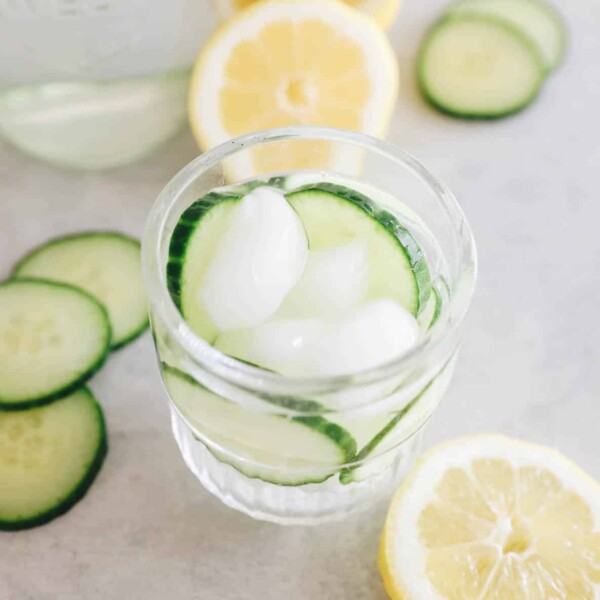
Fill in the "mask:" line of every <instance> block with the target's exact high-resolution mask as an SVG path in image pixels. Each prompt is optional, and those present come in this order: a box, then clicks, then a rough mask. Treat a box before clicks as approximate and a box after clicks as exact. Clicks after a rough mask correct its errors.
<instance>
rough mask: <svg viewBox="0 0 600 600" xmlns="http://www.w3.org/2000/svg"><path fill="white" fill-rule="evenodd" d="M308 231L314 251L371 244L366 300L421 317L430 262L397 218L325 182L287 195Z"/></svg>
mask: <svg viewBox="0 0 600 600" xmlns="http://www.w3.org/2000/svg"><path fill="white" fill-rule="evenodd" d="M287 199H288V201H289V202H290V204H291V205H292V206H293V207H294V209H295V210H296V212H297V213H298V215H299V216H300V219H301V220H302V223H303V225H304V228H305V230H306V234H307V236H308V241H309V245H310V248H311V250H324V249H326V248H331V247H334V246H341V245H342V244H346V243H348V242H351V241H353V240H354V239H363V240H365V241H366V242H367V244H368V250H369V267H370V281H369V289H368V292H367V297H366V300H369V299H377V298H392V299H394V300H396V301H398V302H399V303H400V304H401V305H402V306H404V308H406V309H407V310H408V311H409V312H410V313H412V314H413V315H415V316H416V315H417V314H418V313H419V311H420V309H421V308H422V307H423V306H424V304H425V302H426V301H427V299H428V298H429V294H430V291H431V279H430V275H429V268H428V266H427V260H426V258H425V255H424V254H423V251H422V250H421V248H420V247H419V245H418V243H417V241H416V240H415V239H414V237H413V236H412V234H411V233H410V232H409V231H408V230H407V229H405V228H404V227H403V226H402V225H400V223H399V222H398V220H397V219H396V217H395V216H394V215H392V214H391V213H390V212H388V211H386V210H382V209H380V208H379V207H378V206H377V205H376V204H375V203H374V202H372V201H371V200H370V198H368V197H367V196H365V195H364V194H361V193H360V192H356V191H354V190H351V189H350V188H347V187H344V186H341V185H337V184H332V183H321V184H314V185H308V186H305V187H301V188H299V189H297V190H294V191H292V192H290V193H288V194H287Z"/></svg>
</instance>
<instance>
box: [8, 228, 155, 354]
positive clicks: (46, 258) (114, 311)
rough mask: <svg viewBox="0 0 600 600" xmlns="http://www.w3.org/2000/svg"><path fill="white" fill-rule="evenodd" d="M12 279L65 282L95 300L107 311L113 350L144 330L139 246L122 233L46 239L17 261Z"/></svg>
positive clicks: (88, 233)
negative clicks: (47, 240) (46, 240)
mask: <svg viewBox="0 0 600 600" xmlns="http://www.w3.org/2000/svg"><path fill="white" fill-rule="evenodd" d="M13 277H16V278H23V277H26V278H40V279H47V280H52V281H59V282H63V283H68V284H71V285H74V286H76V287H79V288H81V289H82V290H84V291H86V292H88V293H89V294H91V295H92V296H94V297H95V298H96V299H97V300H98V301H99V302H101V303H102V304H103V305H104V307H105V308H106V310H107V311H108V316H109V319H110V324H111V329H112V339H111V347H112V349H113V350H114V349H116V348H120V347H121V346H124V345H125V344H127V343H128V342H130V341H131V340H133V339H134V338H136V337H137V336H138V335H140V334H141V333H142V332H143V331H145V329H146V328H147V327H148V309H147V305H146V296H145V292H144V284H143V281H142V267H141V252H140V243H139V241H138V240H136V239H134V238H131V237H129V236H127V235H124V234H122V233H117V232H113V231H91V232H84V233H76V234H72V235H66V236H64V237H59V238H56V239H53V240H50V241H49V242H46V243H45V244H42V245H41V246H39V247H37V248H35V249H34V250H33V251H31V252H30V253H29V254H27V255H26V256H25V257H24V258H22V259H21V260H20V261H19V263H18V264H17V265H16V267H15V268H14V270H13Z"/></svg>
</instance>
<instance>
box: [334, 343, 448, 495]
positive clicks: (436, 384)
mask: <svg viewBox="0 0 600 600" xmlns="http://www.w3.org/2000/svg"><path fill="white" fill-rule="evenodd" d="M456 356H457V355H456V353H455V354H454V355H453V356H452V358H451V359H450V360H449V361H448V362H447V363H446V365H445V366H444V367H443V368H442V369H441V371H440V372H439V373H438V374H437V375H436V376H435V377H434V378H433V379H432V380H431V381H430V382H429V383H428V384H427V385H426V386H425V387H424V388H423V389H422V390H421V392H420V393H419V394H418V395H417V396H416V397H415V398H414V399H413V400H411V401H410V402H409V403H408V404H407V405H406V406H405V407H404V408H403V409H402V410H400V411H399V412H397V413H396V414H395V415H394V416H393V417H392V418H391V419H389V420H388V421H387V423H386V424H385V425H384V426H383V427H382V428H381V430H379V431H378V432H377V433H376V434H375V435H374V436H373V438H372V439H371V440H369V442H368V443H367V444H366V445H364V446H363V447H362V448H361V450H360V451H359V452H358V454H357V455H356V457H355V458H354V459H353V461H352V462H353V463H354V462H356V463H360V462H361V461H365V462H363V463H362V464H357V465H355V466H352V467H348V468H345V469H343V470H342V472H341V473H340V482H341V483H344V484H347V483H352V482H355V481H362V480H363V479H366V478H367V477H369V476H370V475H372V474H374V473H380V472H382V471H384V470H385V469H386V468H388V467H390V466H391V465H392V464H393V463H394V461H395V460H396V455H395V453H393V452H387V453H386V450H391V448H393V447H394V446H395V445H397V444H399V443H401V442H402V441H404V440H405V439H407V438H409V437H410V436H411V435H413V434H414V432H415V431H418V430H419V428H420V427H421V426H422V425H424V424H425V423H426V422H427V419H428V418H429V417H430V415H431V413H432V412H433V410H434V409H435V407H436V406H437V405H438V403H439V402H440V400H441V399H442V396H443V395H444V394H445V393H446V391H447V389H448V386H449V385H450V381H451V379H452V375H453V374H454V367H455V365H456ZM351 431H352V429H351ZM374 454H377V456H373V455H374Z"/></svg>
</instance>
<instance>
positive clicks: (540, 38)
mask: <svg viewBox="0 0 600 600" xmlns="http://www.w3.org/2000/svg"><path fill="white" fill-rule="evenodd" d="M449 14H451V15H453V16H469V15H475V16H483V17H496V18H499V19H505V20H506V21H507V22H508V23H510V24H511V25H513V26H514V27H516V28H518V29H520V30H521V31H522V32H523V34H525V35H526V36H527V37H528V38H529V39H530V40H531V41H532V42H533V43H534V44H535V46H536V47H537V49H538V50H539V52H540V54H541V55H542V57H543V59H544V65H545V68H546V70H547V71H552V70H554V69H556V67H558V65H559V64H560V63H561V62H562V59H563V56H564V53H565V47H566V39H567V31H566V27H565V24H564V21H563V20H562V18H561V17H560V16H559V14H558V13H557V12H556V10H555V9H554V8H553V7H552V6H550V5H549V4H547V3H546V2H542V1H541V0H458V1H457V2H456V3H455V4H454V5H453V6H451V7H450V11H449Z"/></svg>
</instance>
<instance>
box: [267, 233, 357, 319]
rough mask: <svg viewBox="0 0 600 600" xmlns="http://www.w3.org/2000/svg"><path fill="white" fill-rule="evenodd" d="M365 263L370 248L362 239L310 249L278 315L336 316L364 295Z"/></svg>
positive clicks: (352, 305) (348, 309)
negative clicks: (320, 248) (303, 265)
mask: <svg viewBox="0 0 600 600" xmlns="http://www.w3.org/2000/svg"><path fill="white" fill-rule="evenodd" d="M334 226H335V225H334ZM368 265H369V248H368V245H367V243H366V242H365V241H364V240H360V239H357V240H354V241H352V242H350V243H348V244H344V245H342V246H335V247H333V248H327V249H326V250H311V251H310V252H309V253H308V260H307V261H306V267H305V268H304V273H303V274H302V277H301V278H300V281H299V282H298V285H296V287H295V288H294V289H293V290H292V291H291V292H290V293H289V295H288V296H287V298H286V299H285V300H284V302H283V304H282V305H281V308H280V309H279V311H278V313H277V316H278V317H291V318H298V317H318V318H331V317H337V318H339V317H340V316H341V315H343V314H345V313H347V312H349V311H350V310H352V309H353V308H354V307H355V306H357V305H358V304H359V302H360V301H361V299H362V298H363V297H364V295H365V293H366V291H367V287H368V284H369V268H368Z"/></svg>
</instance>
